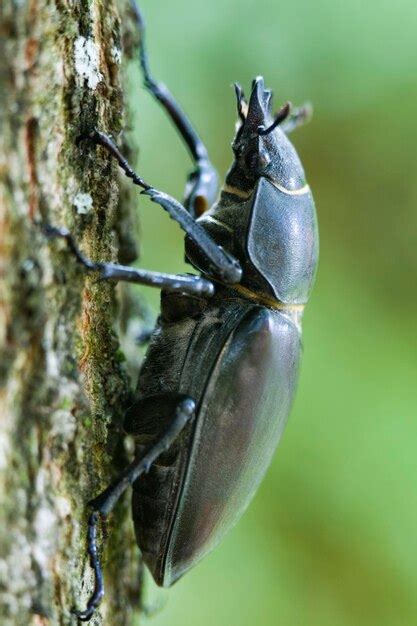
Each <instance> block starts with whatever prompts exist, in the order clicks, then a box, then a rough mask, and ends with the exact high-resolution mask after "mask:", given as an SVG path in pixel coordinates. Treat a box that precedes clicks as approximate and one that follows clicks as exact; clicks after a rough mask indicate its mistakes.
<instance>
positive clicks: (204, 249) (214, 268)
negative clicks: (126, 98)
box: [78, 130, 242, 284]
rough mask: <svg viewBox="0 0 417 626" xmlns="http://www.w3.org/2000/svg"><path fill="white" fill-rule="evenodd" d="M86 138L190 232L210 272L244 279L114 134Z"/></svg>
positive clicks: (231, 260) (94, 133) (232, 280)
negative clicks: (151, 182) (137, 164)
mask: <svg viewBox="0 0 417 626" xmlns="http://www.w3.org/2000/svg"><path fill="white" fill-rule="evenodd" d="M82 140H89V141H92V142H93V143H95V144H97V145H100V146H102V147H103V148H105V149H106V150H107V151H108V152H109V153H110V154H111V155H112V156H113V157H114V158H115V159H116V160H117V162H118V164H119V165H120V167H121V168H122V170H123V171H124V173H125V174H126V176H127V177H128V178H131V179H132V181H133V183H134V184H135V185H138V186H139V187H142V189H143V191H142V193H144V194H145V195H147V196H149V197H150V198H151V200H152V202H156V203H157V204H159V205H160V206H161V207H162V208H163V209H165V211H167V213H168V214H169V216H170V217H171V218H172V219H173V220H175V221H176V222H177V224H179V226H180V227H181V228H182V230H183V231H184V232H185V233H187V235H188V237H189V238H190V239H191V240H192V241H193V242H194V243H195V244H196V246H197V247H198V248H199V250H200V251H201V253H202V254H203V255H204V257H205V258H206V259H207V261H208V269H209V272H210V273H212V274H213V276H214V277H216V278H218V279H219V280H221V281H223V282H225V283H229V284H235V283H238V282H239V281H240V279H241V276H242V269H241V267H240V265H239V263H238V261H237V260H236V259H235V258H234V257H233V256H232V255H231V254H229V253H228V252H226V251H225V250H223V248H222V247H221V246H219V245H218V243H217V242H216V241H215V240H214V239H213V238H212V237H211V236H210V235H209V234H208V232H207V231H206V230H205V229H204V228H203V227H202V226H201V225H200V224H199V223H198V222H196V220H195V219H194V217H192V215H190V213H189V212H188V211H187V209H186V208H185V207H183V206H182V204H181V203H180V202H178V201H177V200H175V199H174V198H172V197H171V196H169V195H168V194H166V193H164V192H163V191H159V190H158V189H155V188H154V187H152V186H151V185H149V184H148V183H147V182H145V181H144V180H143V178H142V177H141V176H139V175H138V174H137V173H136V172H135V171H134V169H133V168H132V167H131V166H130V165H129V163H128V162H127V160H126V159H125V158H124V156H123V155H122V154H121V152H120V150H119V149H118V147H117V146H116V144H115V143H114V142H113V140H112V139H111V138H110V137H108V136H107V135H106V134H105V133H102V132H101V131H98V130H94V131H92V132H91V133H89V134H88V135H83V136H81V137H79V139H78V141H82Z"/></svg>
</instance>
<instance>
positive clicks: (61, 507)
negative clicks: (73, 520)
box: [55, 496, 71, 519]
mask: <svg viewBox="0 0 417 626" xmlns="http://www.w3.org/2000/svg"><path fill="white" fill-rule="evenodd" d="M55 508H56V510H57V511H58V515H59V517H60V518H61V519H65V518H66V517H68V516H69V515H70V514H71V503H70V502H69V500H67V498H64V496H58V497H57V498H56V499H55Z"/></svg>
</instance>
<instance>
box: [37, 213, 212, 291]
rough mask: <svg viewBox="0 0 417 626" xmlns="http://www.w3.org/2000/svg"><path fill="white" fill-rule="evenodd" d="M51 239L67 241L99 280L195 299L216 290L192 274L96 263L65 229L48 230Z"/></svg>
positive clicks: (79, 259)
mask: <svg viewBox="0 0 417 626" xmlns="http://www.w3.org/2000/svg"><path fill="white" fill-rule="evenodd" d="M43 230H44V232H45V234H46V235H47V236H48V237H60V238H62V239H65V240H66V242H67V244H68V247H69V249H70V251H71V252H72V254H73V255H74V256H75V258H76V260H77V261H78V262H79V263H80V264H81V265H83V267H85V268H86V269H87V270H88V271H90V272H97V273H98V275H99V280H115V281H118V280H121V281H125V282H129V283H135V284H138V285H147V286H148V287H156V288H158V289H164V290H165V291H170V292H176V293H178V292H181V293H187V294H190V295H194V296H202V297H208V298H209V297H211V296H212V295H213V294H214V286H213V283H211V282H210V281H209V280H207V279H205V278H202V277H201V276H194V275H192V274H188V275H187V274H184V275H181V274H178V275H177V274H163V273H161V272H152V271H149V270H144V269H139V268H134V267H129V266H127V265H119V264H117V263H95V262H94V261H91V260H90V259H88V258H87V257H86V256H84V255H83V254H82V252H81V251H80V250H79V248H78V246H77V244H76V243H75V241H74V238H73V236H72V235H71V233H70V232H69V231H68V230H67V229H65V228H55V227H54V226H49V225H48V226H44V227H43Z"/></svg>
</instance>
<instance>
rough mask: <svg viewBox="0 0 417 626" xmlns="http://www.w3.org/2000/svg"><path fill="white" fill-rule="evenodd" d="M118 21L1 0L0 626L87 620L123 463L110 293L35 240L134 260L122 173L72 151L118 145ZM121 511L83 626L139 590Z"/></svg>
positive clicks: (83, 5)
mask: <svg viewBox="0 0 417 626" xmlns="http://www.w3.org/2000/svg"><path fill="white" fill-rule="evenodd" d="M125 10H126V7H125V5H124V3H123V2H120V3H118V6H116V0H107V1H104V0H80V1H79V2H78V1H77V2H75V1H74V0H27V1H26V2H25V1H21V0H19V1H18V0H2V2H1V7H0V25H1V33H0V37H1V41H0V69H1V78H0V94H2V95H1V99H2V102H1V106H0V109H2V111H0V114H1V115H2V119H1V133H0V135H1V137H0V142H1V144H0V154H1V157H0V158H1V161H0V183H1V187H0V233H1V237H0V262H1V291H0V341H1V348H0V349H1V361H0V376H1V387H0V472H1V474H0V481H1V482H0V511H1V513H0V515H1V526H0V557H1V560H0V621H1V623H2V624H3V625H5V626H8V625H11V624H13V626H20V625H22V626H23V625H24V626H27V625H28V624H31V625H36V626H40V625H42V626H46V625H47V624H48V625H52V624H76V623H77V620H76V618H75V617H74V616H73V615H72V614H71V608H72V607H74V606H77V607H79V608H84V607H85V603H86V600H87V597H88V595H89V593H90V591H91V586H92V573H91V570H90V568H89V565H88V562H87V559H86V555H85V533H86V518H87V508H86V503H87V501H88V500H89V499H90V498H91V497H92V495H94V494H96V493H97V492H98V491H99V489H101V488H102V487H103V486H104V485H105V484H106V483H107V482H108V480H109V478H110V477H111V476H112V475H114V473H115V472H116V471H117V467H116V465H117V466H118V467H120V465H122V464H123V463H124V461H125V456H126V455H125V452H124V448H123V445H122V443H121V436H120V425H121V419H122V414H123V408H124V406H125V404H126V401H127V398H128V394H129V385H128V379H127V375H126V372H125V369H124V364H123V363H122V360H123V354H122V352H121V350H120V346H119V342H118V337H117V333H116V330H115V321H116V320H117V318H118V311H119V310H120V306H119V304H120V302H119V297H120V294H119V295H117V294H116V291H115V287H114V286H112V285H109V284H104V283H97V282H95V280H94V278H92V277H89V276H86V275H85V273H84V272H83V271H82V270H81V269H80V268H79V267H77V265H76V263H75V262H74V259H73V257H71V256H70V255H69V253H68V251H67V248H66V246H65V244H64V242H61V241H47V240H46V239H45V237H44V235H43V234H42V232H41V230H40V228H39V227H38V226H37V222H39V221H47V222H49V223H52V224H55V225H60V226H66V227H68V228H69V229H70V230H71V231H72V232H73V233H74V236H75V238H76V239H77V241H78V242H79V244H80V246H81V248H82V249H83V251H84V252H85V253H86V254H87V255H88V256H90V257H91V258H93V259H95V260H98V259H100V260H113V261H114V260H116V259H117V258H119V260H123V261H128V260H132V258H133V257H134V255H135V246H134V243H133V242H132V241H131V240H130V239H129V236H130V235H128V234H127V233H130V232H132V231H133V228H132V223H131V217H130V206H131V196H130V195H129V192H128V191H126V189H125V190H124V191H123V190H122V191H123V193H120V183H119V176H118V172H117V167H115V165H114V164H113V163H111V161H110V159H109V158H108V156H107V155H106V154H104V152H103V151H102V149H96V148H92V147H91V146H90V147H89V146H86V145H83V146H81V147H77V145H76V142H75V139H76V138H77V136H78V135H79V134H80V133H82V132H83V131H85V130H87V129H90V128H91V127H93V126H97V127H100V128H101V129H103V130H105V131H107V132H110V133H111V134H113V135H114V136H117V135H118V134H119V133H120V131H121V129H122V126H123V120H124V119H125V114H124V111H123V98H122V86H121V85H122V83H121V74H122V71H121V58H122V56H123V55H122V40H123V32H122V24H123V25H124V24H125V23H128V19H127V18H126V20H125V19H123V20H121V14H122V15H124V12H125ZM123 28H125V27H124V26H123ZM120 198H122V199H123V201H121V200H120ZM115 458H116V459H117V463H115V461H114V459H115ZM112 459H113V461H112ZM128 508H129V507H128V501H127V500H126V501H125V502H124V504H123V503H122V504H121V505H120V506H119V507H118V509H117V512H116V513H115V514H114V515H113V516H112V518H111V519H110V520H109V524H108V529H107V530H108V533H109V536H110V540H109V542H108V546H107V548H106V549H105V551H104V555H103V558H104V563H105V572H106V575H107V585H106V587H107V594H106V599H105V601H104V603H103V608H102V611H101V615H99V616H98V617H97V618H94V619H93V621H92V623H93V624H101V623H105V624H118V625H123V624H130V623H132V615H133V612H134V600H132V598H133V597H134V594H133V593H130V594H129V593H128V592H129V589H132V588H134V589H135V591H136V594H137V593H138V592H139V588H138V576H139V573H138V565H137V563H138V555H137V553H136V550H135V549H134V547H133V540H132V531H131V526H130V524H129V523H128V521H127V518H128V515H129V511H128ZM110 580H111V583H110ZM129 595H130V599H129ZM136 597H137V595H136Z"/></svg>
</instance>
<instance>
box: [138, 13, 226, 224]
mask: <svg viewBox="0 0 417 626" xmlns="http://www.w3.org/2000/svg"><path fill="white" fill-rule="evenodd" d="M131 6H132V11H133V15H134V18H135V21H136V26H137V29H138V31H139V35H140V42H139V45H140V49H139V62H140V65H141V68H142V72H143V77H144V84H145V87H146V88H147V89H148V91H149V92H150V93H151V94H152V95H153V97H154V98H155V99H156V100H158V102H159V103H160V104H161V106H162V107H163V108H164V109H165V111H166V112H167V114H168V116H169V117H170V118H171V120H172V122H173V123H174V125H175V127H176V128H177V130H178V132H179V133H180V135H181V137H182V138H183V140H184V143H185V144H186V146H187V148H188V150H189V151H190V154H191V157H192V159H193V161H194V163H195V170H194V171H193V172H191V174H190V175H189V177H188V180H187V184H186V187H185V197H184V206H185V208H186V209H187V211H189V213H191V215H193V217H199V216H200V215H201V214H202V213H204V211H205V210H206V209H208V208H209V206H210V205H211V204H212V203H213V202H214V200H215V199H216V195H217V189H218V176H217V172H216V170H215V169H214V167H213V165H212V163H211V161H210V159H209V156H208V152H207V148H206V147H205V145H204V144H203V142H202V141H201V139H200V137H199V136H198V134H197V132H196V130H195V129H194V127H193V125H192V124H191V122H190V120H189V119H188V118H187V116H186V115H185V113H184V111H183V110H182V109H181V107H180V106H179V104H178V102H177V101H176V100H175V98H174V96H173V95H172V94H171V92H170V91H169V89H168V87H167V86H166V85H165V84H164V83H161V82H159V81H157V80H155V79H154V78H153V76H152V75H151V71H150V67H149V58H148V52H147V49H146V36H145V35H146V29H145V22H144V19H143V15H142V12H141V10H140V8H139V5H138V3H137V2H136V0H131Z"/></svg>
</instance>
